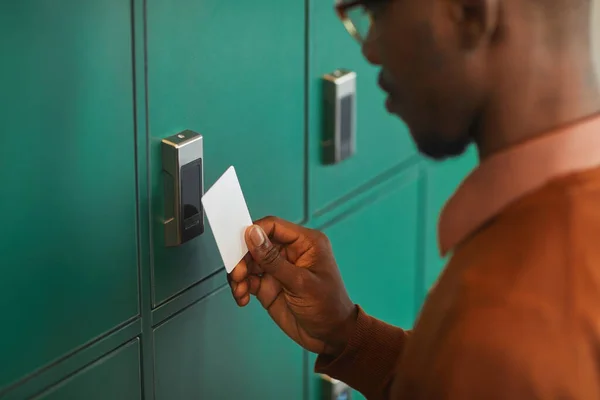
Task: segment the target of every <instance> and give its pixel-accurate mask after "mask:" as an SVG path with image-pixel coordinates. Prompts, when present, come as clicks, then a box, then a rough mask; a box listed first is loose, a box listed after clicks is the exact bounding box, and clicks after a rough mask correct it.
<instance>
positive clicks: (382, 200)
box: [309, 179, 421, 399]
mask: <svg viewBox="0 0 600 400" xmlns="http://www.w3.org/2000/svg"><path fill="white" fill-rule="evenodd" d="M389 186H391V185H388V190H387V192H383V193H380V194H378V195H377V196H376V197H375V198H374V199H372V201H371V202H370V203H368V204H365V206H364V207H363V208H362V209H360V210H357V211H356V212H355V213H353V214H350V215H348V216H347V217H346V218H345V219H342V220H339V221H338V222H337V223H335V224H334V225H332V226H330V227H326V228H325V229H324V232H325V233H326V234H327V235H328V236H329V239H330V240H331V244H332V246H333V250H334V253H335V256H336V259H337V262H338V265H339V266H340V270H341V272H342V277H343V279H344V282H345V284H346V288H347V289H348V292H349V294H350V296H351V298H352V300H353V301H354V302H356V303H358V304H360V305H361V306H362V307H363V308H364V310H365V311H366V312H367V313H369V314H370V315H373V316H374V317H376V318H380V319H382V320H384V321H386V322H388V323H391V324H394V325H396V326H400V327H403V328H410V327H411V326H412V324H413V321H414V318H415V315H416V310H417V307H418V304H417V294H418V290H419V288H418V284H419V282H418V279H419V275H418V268H419V261H418V260H419V258H418V249H419V248H418V243H419V241H420V239H421V237H420V234H419V232H420V231H419V228H418V225H419V214H420V212H419V207H420V202H419V200H420V199H419V192H420V190H419V181H418V179H413V180H410V181H408V182H406V181H402V183H401V185H393V186H391V187H389ZM315 358H316V357H315V356H314V355H311V356H310V358H309V359H310V363H309V368H310V370H309V372H310V373H311V374H310V376H311V379H310V384H311V387H312V388H311V390H310V393H312V394H313V395H314V396H315V397H313V398H315V399H317V398H318V397H316V393H317V392H318V387H319V386H318V385H319V379H318V376H316V375H314V374H313V373H312V368H313V366H314V361H315ZM353 396H354V397H353V398H354V399H356V398H358V399H362V398H363V397H362V396H361V395H360V394H359V393H358V392H355V393H354V394H353Z"/></svg>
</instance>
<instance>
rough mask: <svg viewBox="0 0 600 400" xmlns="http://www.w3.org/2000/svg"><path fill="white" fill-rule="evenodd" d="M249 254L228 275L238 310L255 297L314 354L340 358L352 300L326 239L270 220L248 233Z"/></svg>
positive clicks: (351, 314)
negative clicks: (252, 296)
mask: <svg viewBox="0 0 600 400" xmlns="http://www.w3.org/2000/svg"><path fill="white" fill-rule="evenodd" d="M246 242H247V244H248V249H249V250H250V252H249V254H248V255H247V256H246V257H245V258H244V260H242V261H241V262H240V263H239V264H238V265H237V266H236V268H235V269H234V270H233V271H232V272H231V274H230V275H229V276H228V278H229V282H230V285H231V288H232V292H233V296H234V298H235V300H236V302H237V303H238V305H239V306H241V307H243V306H246V305H247V304H248V302H249V301H250V294H252V295H254V296H256V298H257V299H258V300H259V301H260V303H261V304H262V306H263V307H264V308H265V309H266V310H267V311H268V312H269V315H270V316H271V318H273V320H274V321H275V322H276V323H277V325H279V327H280V328H281V329H282V330H283V331H284V332H285V333H286V334H287V335H288V336H289V337H291V338H292V339H293V340H294V341H296V342H297V343H298V344H300V345H301V346H302V347H304V348H305V349H307V350H308V351H311V352H313V353H318V354H325V355H330V356H337V355H339V354H340V353H341V352H342V351H343V350H344V348H345V347H346V345H347V343H348V340H349V338H350V335H351V334H352V332H353V330H354V325H355V322H356V317H357V310H356V306H355V305H354V303H353V302H352V301H351V300H350V298H349V297H348V294H347V292H346V289H345V287H344V284H343V282H342V279H341V276H340V273H339V270H338V267H337V264H336V262H335V259H334V256H333V253H332V250H331V246H330V243H329V240H328V239H327V237H326V236H325V235H324V234H323V233H321V232H319V231H316V230H313V229H308V228H304V227H302V226H299V225H296V224H293V223H291V222H287V221H283V220H281V219H278V218H274V217H267V218H264V219H261V220H259V221H256V222H255V225H253V226H252V227H250V228H248V230H247V231H246Z"/></svg>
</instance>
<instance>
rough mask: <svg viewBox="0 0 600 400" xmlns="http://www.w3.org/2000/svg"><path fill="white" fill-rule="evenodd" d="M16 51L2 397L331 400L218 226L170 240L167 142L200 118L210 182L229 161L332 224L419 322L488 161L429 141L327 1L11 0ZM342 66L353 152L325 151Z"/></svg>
mask: <svg viewBox="0 0 600 400" xmlns="http://www.w3.org/2000/svg"><path fill="white" fill-rule="evenodd" d="M0 52H1V54H3V55H4V54H6V55H8V57H3V58H2V60H1V61H0V94H1V95H2V96H1V97H0V105H1V107H0V159H1V160H2V162H3V168H2V169H1V172H0V179H1V182H2V184H3V195H2V196H0V210H2V211H4V218H3V224H2V226H1V227H0V271H1V273H2V278H1V279H0V304H2V305H0V312H1V314H0V315H2V317H3V325H4V326H6V327H8V329H3V330H2V333H0V359H1V360H2V364H3V365H4V366H8V367H7V368H0V398H1V399H2V400H4V399H5V398H7V399H18V400H21V399H22V398H31V396H32V395H34V394H35V395H36V396H37V397H35V398H37V399H44V400H45V399H48V400H62V399H67V400H68V399H79V398H86V399H87V398H89V399H96V398H98V399H100V398H102V399H105V398H106V399H108V398H110V399H113V398H114V399H121V398H122V399H148V400H153V399H155V398H156V399H158V400H160V399H173V400H187V399H198V398H201V399H207V400H213V399H219V400H221V399H223V400H229V399H236V398H248V399H265V400H271V399H273V400H275V399H280V398H289V399H292V400H301V399H302V400H304V399H309V398H310V399H314V400H317V399H318V397H317V396H316V394H315V388H316V384H317V380H316V377H315V376H314V374H312V363H313V361H314V357H312V356H311V357H308V356H307V355H306V353H305V352H303V350H302V349H300V348H299V347H298V346H297V345H296V344H294V343H293V342H292V341H291V340H289V339H288V338H287V337H286V336H285V335H284V334H283V333H281V332H280V331H279V329H278V328H277V327H276V326H275V324H274V323H273V322H272V321H271V320H270V319H269V317H268V315H267V313H266V312H265V311H264V310H263V309H262V308H261V307H260V305H259V304H258V303H256V301H253V302H252V304H251V305H250V306H249V307H248V308H245V309H239V308H238V307H237V306H236V305H235V303H234V301H233V299H232V298H231V294H230V291H229V289H228V287H227V286H225V274H224V273H223V271H222V270H221V269H222V265H221V264H222V263H221V259H220V256H219V254H218V252H217V249H216V246H215V243H214V238H213V237H212V234H211V231H210V229H209V227H208V225H206V227H207V230H206V232H205V234H204V235H203V236H202V237H199V238H196V239H194V240H193V241H191V242H189V243H187V244H185V245H183V246H181V247H177V248H166V247H165V246H164V237H163V215H164V214H163V205H164V204H163V201H164V198H163V182H162V171H161V169H162V165H161V157H160V151H161V147H160V142H161V139H163V138H165V137H167V136H170V135H173V134H175V133H178V132H180V131H183V130H186V129H190V130H193V131H196V132H199V133H201V134H202V135H203V136H204V162H205V164H204V166H205V188H208V187H210V186H211V185H212V184H213V183H214V182H215V180H216V179H217V178H218V177H219V176H220V175H221V173H223V172H224V171H225V169H226V168H227V167H228V166H229V165H234V166H235V167H236V170H237V173H238V176H239V178H240V181H241V184H242V186H243V189H244V194H245V196H246V199H247V201H248V205H249V207H250V211H251V213H252V217H253V218H260V217H262V216H265V215H267V214H270V215H277V216H280V217H283V218H285V219H288V220H291V221H294V222H303V223H306V224H307V225H308V226H313V227H315V226H316V227H321V228H323V229H324V231H325V232H326V233H327V234H328V235H329V237H330V238H331V241H332V243H333V246H334V250H335V253H336V258H337V260H338V262H339V264H340V267H341V269H342V274H343V276H344V279H345V282H346V284H347V286H348V289H349V291H350V293H351V295H352V297H353V299H354V300H355V301H357V302H359V303H360V304H361V305H363V306H364V308H365V309H366V310H367V311H368V312H369V313H371V314H373V315H375V316H377V317H379V318H382V319H384V320H386V321H389V322H391V323H394V324H397V325H400V326H403V327H410V325H412V323H413V320H414V318H415V315H416V311H417V310H418V308H419V306H420V302H421V301H422V298H423V293H424V290H426V288H427V287H429V286H430V284H431V283H432V282H433V280H435V278H436V277H437V274H438V273H439V270H440V268H441V267H442V265H443V260H441V259H440V258H439V257H438V256H437V247H436V236H435V228H436V226H437V214H438V212H439V209H440V207H441V206H442V204H443V203H444V201H445V200H446V198H447V196H448V195H450V194H451V192H452V190H453V189H454V188H455V187H456V185H457V184H458V182H459V180H460V179H461V178H462V177H463V176H464V175H465V174H466V172H467V171H468V170H469V169H470V168H471V167H472V165H473V164H474V160H475V156H474V152H473V151H471V152H470V153H469V154H467V155H466V156H465V157H463V158H461V159H459V160H455V161H451V162H446V163H444V164H443V165H435V164H433V163H427V162H423V160H421V159H420V158H419V157H418V156H417V155H416V153H415V149H414V145H413V144H412V141H411V139H410V135H409V133H408V132H407V129H406V127H405V126H404V125H403V124H402V122H401V121H399V120H398V118H397V117H393V116H390V115H388V114H387V112H386V111H385V109H384V106H383V102H384V94H383V93H382V92H381V90H380V89H379V88H378V87H377V85H376V80H377V73H378V71H379V68H378V67H374V66H370V65H368V64H367V62H366V61H365V60H364V59H363V58H362V55H361V49H360V46H359V45H358V44H357V43H356V42H354V40H353V39H352V38H351V37H350V36H349V35H348V34H347V32H346V31H345V30H344V28H343V26H342V24H341V23H340V22H339V20H338V19H337V17H336V16H335V13H334V11H333V2H327V1H324V2H320V1H297V0H292V1H277V0H257V1H254V2H237V3H235V5H232V4H229V3H225V2H222V1H219V0H201V1H193V0H170V1H169V0H105V1H102V2H97V1H92V0H80V1H75V0H58V1H54V2H43V1H35V0H21V1H16V2H15V1H5V2H4V3H2V4H0ZM338 68H347V69H350V70H352V71H355V72H357V74H358V79H357V83H358V87H357V99H358V109H357V110H358V115H357V121H358V130H357V146H356V150H357V153H356V154H355V155H354V156H353V157H352V158H350V159H348V160H346V161H343V162H342V163H340V164H337V165H331V166H330V165H324V164H323V163H322V159H321V146H322V144H321V139H322V136H323V117H324V115H323V102H322V100H323V93H322V80H321V77H322V76H323V75H324V74H326V73H330V72H332V71H333V70H335V69H338ZM282 177H284V178H282ZM205 223H206V221H205ZM217 272H218V273H217ZM140 300H141V304H140ZM132 338H135V339H133V340H132ZM115 349H116V350H115ZM141 361H143V364H142V363H141ZM307 361H308V362H307ZM232 379H233V380H232ZM142 382H143V387H142ZM307 390H308V391H307ZM5 395H6V396H5Z"/></svg>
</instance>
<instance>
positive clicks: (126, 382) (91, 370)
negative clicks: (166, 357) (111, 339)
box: [35, 339, 142, 400]
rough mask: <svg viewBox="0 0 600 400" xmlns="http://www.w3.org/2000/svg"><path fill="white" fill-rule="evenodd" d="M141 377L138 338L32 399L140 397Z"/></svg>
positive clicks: (129, 399) (122, 399) (125, 399)
mask: <svg viewBox="0 0 600 400" xmlns="http://www.w3.org/2000/svg"><path fill="white" fill-rule="evenodd" d="M141 380H142V376H141V371H140V346H139V339H135V340H134V341H132V342H129V343H128V344H126V345H125V346H123V347H121V348H120V349H118V350H115V351H114V352H112V353H110V354H108V355H106V356H105V357H103V358H101V359H100V360H98V361H96V362H94V363H93V364H91V365H89V366H87V367H85V368H84V369H83V370H82V371H79V372H78V373H76V374H75V375H73V376H71V377H70V378H68V379H66V380H64V381H63V382H60V383H59V384H57V385H56V386H54V387H53V388H51V389H49V390H48V391H46V392H44V393H42V394H41V395H39V396H36V397H35V400H83V399H85V400H108V399H110V400H136V399H140V400H141V399H142V389H141V388H142V382H141Z"/></svg>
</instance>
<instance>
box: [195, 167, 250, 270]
mask: <svg viewBox="0 0 600 400" xmlns="http://www.w3.org/2000/svg"><path fill="white" fill-rule="evenodd" d="M202 205H203V206H204V212H205V213H206V217H207V219H208V223H209V224H210V227H211V229H212V231H213V234H214V236H215V240H216V242H217V247H218V249H219V253H221V258H222V259H223V263H224V264H225V270H226V271H227V273H231V271H233V269H234V268H235V266H236V265H237V264H238V263H239V262H240V261H241V260H242V258H244V256H245V255H246V253H247V252H248V246H247V245H246V240H245V239H244V235H245V231H246V229H247V228H248V227H249V226H251V225H252V219H251V218H250V212H249V211H248V205H247V204H246V200H245V199H244V194H243V193H242V188H241V186H240V182H239V181H238V177H237V174H236V173H235V168H234V167H233V166H231V167H229V168H228V169H227V171H225V173H224V174H223V175H222V176H221V177H220V178H219V179H218V180H217V181H216V182H215V184H214V185H213V186H212V187H211V188H210V189H208V190H207V191H206V193H205V194H204V197H202Z"/></svg>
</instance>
